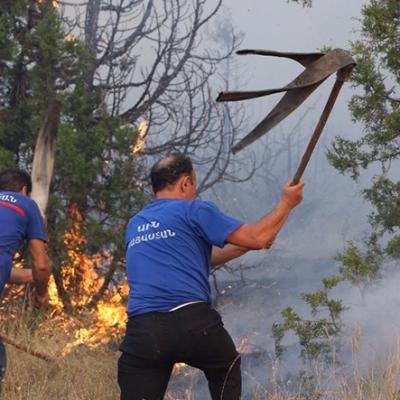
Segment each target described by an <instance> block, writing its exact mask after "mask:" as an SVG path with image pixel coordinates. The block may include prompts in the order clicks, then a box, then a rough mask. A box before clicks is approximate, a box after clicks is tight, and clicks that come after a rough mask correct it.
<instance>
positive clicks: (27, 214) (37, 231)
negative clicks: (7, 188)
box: [0, 192, 47, 293]
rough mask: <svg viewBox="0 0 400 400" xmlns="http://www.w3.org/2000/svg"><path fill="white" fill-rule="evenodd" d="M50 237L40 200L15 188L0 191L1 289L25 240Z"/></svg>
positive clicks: (0, 290) (1, 289)
mask: <svg viewBox="0 0 400 400" xmlns="http://www.w3.org/2000/svg"><path fill="white" fill-rule="evenodd" d="M32 239H40V240H43V241H47V235H46V232H45V228H44V224H43V219H42V216H41V214H40V211H39V207H38V206H37V204H36V203H35V202H34V201H33V200H32V199H30V198H29V197H28V196H24V195H22V194H20V193H16V192H0V293H1V292H2V291H3V289H4V285H5V284H6V282H7V281H8V279H9V277H10V272H11V268H12V260H13V258H14V255H15V253H16V252H17V250H18V249H19V247H20V246H21V245H22V243H23V242H24V241H29V240H32Z"/></svg>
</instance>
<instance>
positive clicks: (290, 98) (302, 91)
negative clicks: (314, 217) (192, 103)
mask: <svg viewBox="0 0 400 400" xmlns="http://www.w3.org/2000/svg"><path fill="white" fill-rule="evenodd" d="M237 54H240V55H247V54H254V55H262V56H272V57H283V58H289V59H291V60H294V61H297V62H298V63H300V64H301V65H303V66H304V67H305V69H304V71H303V72H302V73H301V74H300V75H298V76H297V77H296V78H295V79H294V80H293V81H292V82H290V83H289V84H288V85H286V86H283V87H281V88H277V89H269V90H257V91H240V92H222V93H220V94H219V96H218V98H217V101H219V102H225V101H241V100H249V99H254V98H256V97H263V96H269V95H271V94H275V93H282V92H285V95H284V96H283V97H282V99H281V100H280V101H279V103H278V104H277V105H276V106H275V107H274V108H273V109H272V111H271V112H270V113H269V114H268V115H267V116H266V117H265V118H264V119H263V120H262V121H261V122H260V123H259V124H258V125H257V126H256V127H255V128H254V129H253V130H252V131H251V132H250V133H249V134H248V135H247V136H245V137H244V138H243V139H242V140H240V141H239V143H237V144H236V145H235V146H234V147H233V148H232V152H233V153H234V154H236V153H237V152H239V151H240V150H242V149H244V148H245V147H246V146H248V145H249V144H251V143H253V142H254V141H255V140H257V139H258V138H260V137H261V136H262V135H264V134H266V133H267V132H269V131H270V130H271V129H272V128H274V127H275V126H276V125H277V124H279V122H281V121H282V120H283V119H285V118H286V117H287V116H288V115H289V114H291V113H292V112H293V111H294V110H296V109H297V108H298V107H299V106H300V105H301V104H302V103H303V102H304V101H305V100H306V99H307V98H308V97H309V96H310V95H311V93H313V92H314V91H315V90H316V89H317V88H318V87H319V86H320V85H321V84H322V83H323V82H324V81H325V80H326V79H327V78H329V77H330V76H331V75H333V74H335V73H336V81H335V84H334V86H333V88H332V90H331V93H330V95H329V98H328V101H327V103H326V105H325V108H324V110H323V112H322V114H321V117H320V119H319V121H318V124H317V126H316V128H315V130H314V133H313V135H312V137H311V139H310V141H309V143H308V146H307V148H306V150H305V152H304V155H303V157H302V160H301V162H300V165H299V167H298V169H297V171H296V173H295V175H294V177H293V180H292V185H295V184H297V183H298V182H299V180H300V178H301V176H302V175H303V173H304V170H305V168H306V167H307V164H308V162H309V160H310V158H311V154H312V152H313V150H314V148H315V146H316V144H317V142H318V140H319V138H320V136H321V134H322V131H323V129H324V127H325V125H326V122H327V120H328V117H329V115H330V113H331V111H332V108H333V106H334V104H335V102H336V99H337V97H338V95H339V92H340V90H341V88H342V87H343V84H344V82H345V81H346V80H347V79H348V78H349V77H350V75H351V72H352V70H353V68H354V67H355V66H356V62H355V61H354V59H353V58H352V56H351V54H350V53H349V52H348V51H346V50H343V49H334V50H331V51H329V52H327V53H281V52H277V51H269V50H240V51H238V52H237Z"/></svg>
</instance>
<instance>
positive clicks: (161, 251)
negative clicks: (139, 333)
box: [125, 199, 242, 316]
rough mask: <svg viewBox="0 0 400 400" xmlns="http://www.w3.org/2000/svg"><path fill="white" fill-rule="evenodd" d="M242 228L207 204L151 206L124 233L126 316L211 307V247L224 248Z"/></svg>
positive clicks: (168, 201) (157, 202) (173, 202)
mask: <svg viewBox="0 0 400 400" xmlns="http://www.w3.org/2000/svg"><path fill="white" fill-rule="evenodd" d="M241 224H242V223H241V222H239V221H238V220H236V219H234V218H231V217H228V216H226V215H224V214H223V213H222V212H221V211H219V210H218V208H217V207H216V206H215V205H214V204H213V203H210V202H207V201H201V200H193V201H188V200H178V199H157V200H153V201H152V202H150V203H149V204H148V205H147V206H146V207H145V208H143V209H142V210H141V211H140V212H139V213H138V214H136V215H135V216H134V217H133V218H131V220H130V221H129V224H128V227H127V230H126V234H125V243H126V263H127V275H128V283H129V287H130V295H129V302H128V315H129V316H132V315H138V314H144V313H148V312H152V311H168V310H170V309H172V308H173V307H176V306H178V305H180V304H184V303H187V302H190V301H198V300H200V301H205V302H208V303H210V302H211V290H210V284H209V281H208V275H209V271H210V262H211V249H212V246H218V247H223V246H224V244H225V240H226V238H227V237H228V236H229V234H230V233H232V232H233V231H235V230H236V229H237V228H238V227H239V226H240V225H241Z"/></svg>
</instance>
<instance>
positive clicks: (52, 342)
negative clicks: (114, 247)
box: [1, 312, 400, 400]
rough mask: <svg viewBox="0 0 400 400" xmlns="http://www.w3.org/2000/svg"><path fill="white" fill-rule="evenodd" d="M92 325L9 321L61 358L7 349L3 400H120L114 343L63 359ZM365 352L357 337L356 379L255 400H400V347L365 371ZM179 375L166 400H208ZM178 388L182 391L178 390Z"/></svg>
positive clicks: (27, 317)
mask: <svg viewBox="0 0 400 400" xmlns="http://www.w3.org/2000/svg"><path fill="white" fill-rule="evenodd" d="M4 315H8V316H10V315H16V313H13V312H8V313H5V314H4ZM88 322H89V323H90V317H89V316H85V317H80V318H67V319H65V318H64V317H61V316H56V315H53V316H51V315H46V316H43V315H39V316H35V317H32V315H31V313H30V312H26V313H22V314H21V312H19V315H18V317H14V318H10V317H8V318H7V319H4V321H3V323H2V328H1V330H2V332H5V333H6V334H7V335H8V336H10V337H12V338H13V339H15V340H18V341H19V342H20V343H23V344H27V345H29V346H30V347H31V348H32V349H35V350H39V351H41V352H44V353H46V354H48V355H51V356H53V357H55V358H56V361H54V362H46V361H42V360H39V359H37V358H35V357H32V356H31V355H29V354H26V353H24V352H23V351H20V350H17V349H15V348H14V347H12V346H9V345H7V353H8V361H9V363H8V370H7V376H6V380H5V384H4V387H3V393H2V397H1V398H2V400H47V399H49V400H50V399H51V400H53V399H63V400H111V399H114V400H116V399H118V398H119V389H118V385H117V380H116V371H117V359H118V355H119V353H118V352H117V351H116V343H115V342H114V339H112V340H111V342H112V343H111V345H110V344H103V345H101V346H98V347H96V348H89V347H88V346H86V345H80V346H77V347H74V348H73V349H72V351H71V352H70V353H69V354H67V355H66V356H64V357H60V356H57V355H59V354H60V353H61V352H62V350H63V349H64V348H65V346H66V345H67V344H68V343H71V342H72V341H74V339H75V336H74V335H75V333H76V332H77V330H78V329H82V327H83V326H84V325H85V324H86V323H88ZM359 347H360V345H359V335H355V337H354V340H353V349H354V357H353V358H354V361H353V364H354V368H353V372H352V374H351V376H343V374H341V373H340V372H338V371H332V372H331V373H330V374H329V377H328V378H329V379H328V380H324V379H322V378H321V379H320V381H321V382H325V384H322V383H319V384H317V385H316V389H314V390H313V391H312V392H311V393H310V392H308V394H304V390H303V389H304V388H301V387H299V390H298V393H293V392H289V391H287V390H286V389H285V388H284V387H282V386H281V385H280V384H279V383H276V382H275V383H274V384H272V385H270V387H269V389H268V391H267V390H266V389H265V386H264V385H262V384H261V383H260V385H254V391H253V394H252V400H266V399H268V400H322V399H326V400H338V399H340V400H400V392H399V389H400V344H399V345H396V346H394V347H393V348H392V349H390V351H388V352H386V355H385V356H381V357H380V359H379V360H377V359H376V360H375V361H374V363H373V364H374V367H373V368H371V367H369V368H365V367H363V366H361V361H359V359H360V357H359V354H358V352H359ZM179 374H181V376H180V377H179ZM177 375H178V376H175V384H173V385H171V386H170V391H169V392H168V394H167V396H166V399H168V400H178V399H179V400H204V397H203V398H201V397H199V394H198V393H196V390H195V389H194V387H195V386H196V385H195V384H194V383H195V382H196V380H197V379H198V376H199V375H198V374H197V375H196V374H195V373H194V372H190V370H189V371H188V370H187V369H185V368H181V369H180V370H179V372H177ZM243 375H244V380H248V379H250V378H249V376H247V375H246V372H245V373H244V374H243ZM268 379H271V377H267V376H266V379H265V381H267V380H268ZM272 380H273V379H272ZM326 382H328V384H327V383H326ZM177 386H182V387H180V388H179V390H177ZM328 386H329V389H327V387H328ZM263 388H264V389H263ZM301 392H303V394H302V395H301V394H299V393H301ZM177 393H179V394H177Z"/></svg>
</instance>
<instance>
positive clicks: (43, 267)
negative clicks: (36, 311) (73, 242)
mask: <svg viewBox="0 0 400 400" xmlns="http://www.w3.org/2000/svg"><path fill="white" fill-rule="evenodd" d="M30 252H31V255H32V275H33V282H34V284H35V288H36V292H37V294H38V295H39V296H43V295H45V294H46V293H47V286H48V282H49V278H50V274H51V264H50V260H49V257H48V255H47V249H46V244H45V243H43V242H41V241H39V240H32V241H31V242H30Z"/></svg>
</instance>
